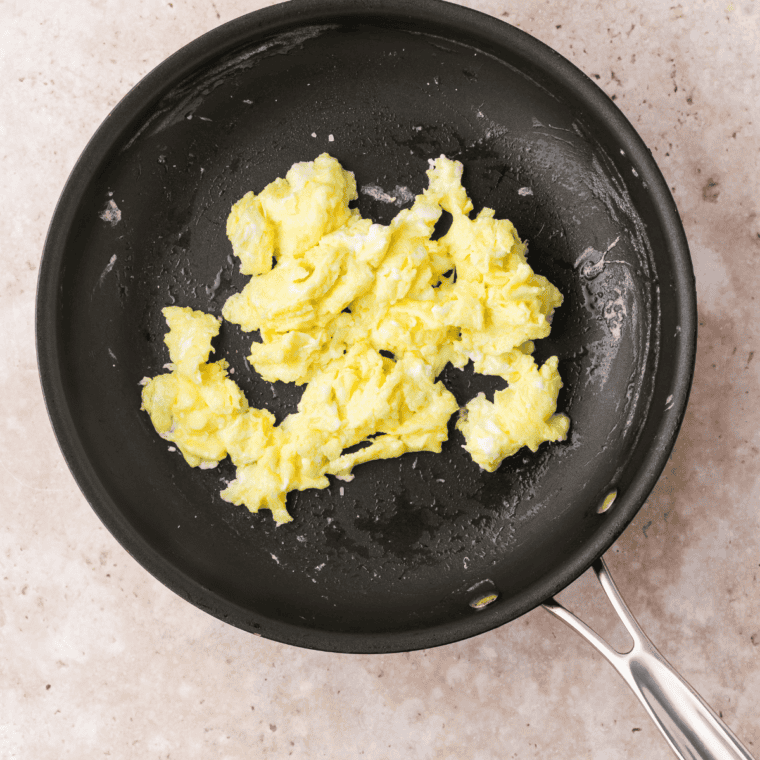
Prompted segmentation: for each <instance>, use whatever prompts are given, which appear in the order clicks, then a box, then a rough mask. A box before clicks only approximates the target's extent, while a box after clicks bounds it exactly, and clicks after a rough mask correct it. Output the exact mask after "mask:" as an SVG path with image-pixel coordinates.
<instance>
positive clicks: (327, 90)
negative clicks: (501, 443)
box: [46, 22, 673, 651]
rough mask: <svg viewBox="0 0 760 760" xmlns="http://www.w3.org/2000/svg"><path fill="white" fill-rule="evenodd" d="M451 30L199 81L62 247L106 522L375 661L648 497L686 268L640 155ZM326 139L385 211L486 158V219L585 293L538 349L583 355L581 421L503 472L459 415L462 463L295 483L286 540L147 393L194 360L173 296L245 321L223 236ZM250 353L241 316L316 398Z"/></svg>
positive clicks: (280, 408) (460, 393) (84, 409)
mask: <svg viewBox="0 0 760 760" xmlns="http://www.w3.org/2000/svg"><path fill="white" fill-rule="evenodd" d="M451 37H453V35H449V36H446V35H445V34H444V33H443V32H439V31H436V32H435V33H432V32H431V33H420V32H419V31H418V30H416V29H414V28H405V27H404V25H403V24H400V23H396V24H392V25H384V24H380V23H364V24H359V23H345V22H344V23H334V24H327V25H318V26H312V25H307V26H301V27H296V28H293V29H289V30H287V31H286V32H283V33H281V34H279V35H275V36H272V37H268V38H260V37H259V38H256V39H255V40H253V41H251V42H250V43H247V44H246V45H245V46H243V47H242V48H238V49H236V50H234V51H232V52H229V53H227V54H226V55H225V56H223V57H221V58H218V59H216V60H215V61H214V62H213V63H212V64H205V65H203V66H200V67H199V68H198V69H197V70H195V71H194V72H193V73H192V74H191V75H190V76H189V77H186V78H185V79H183V80H182V81H181V82H179V83H177V84H175V85H174V86H172V88H171V89H170V90H168V91H166V92H165V93H164V94H163V96H162V97H161V99H160V100H159V101H157V102H154V103H152V104H151V105H150V107H149V108H148V110H147V111H143V112H142V113H140V114H139V118H136V119H133V120H132V121H131V122H127V120H126V117H125V121H124V123H125V125H126V126H125V128H124V130H123V134H122V136H121V138H120V139H119V140H118V141H117V142H116V144H114V145H113V146H112V148H111V149H110V151H109V152H108V155H107V156H106V157H105V159H104V160H103V161H101V162H100V163H99V164H98V166H97V167H95V169H94V170H93V171H92V172H91V175H90V178H89V180H88V182H87V184H86V186H84V188H83V189H82V190H81V195H80V197H79V198H78V201H77V205H76V211H75V213H73V215H72V219H71V224H70V227H69V229H68V232H67V235H66V239H65V241H64V244H62V245H61V249H60V251H59V252H58V253H50V254H46V255H50V256H54V255H57V256H58V257H59V258H58V260H59V261H60V262H61V264H60V268H59V270H60V271H59V275H58V279H57V283H56V284H57V288H56V290H55V291H54V292H56V293H57V295H56V298H55V303H54V304H51V306H50V308H51V309H54V310H55V313H56V315H57V317H56V320H57V328H56V329H57V332H56V335H55V345H56V347H57V354H56V357H57V358H56V371H57V372H58V373H59V375H60V382H61V388H62V390H61V399H62V401H61V404H62V405H63V406H65V409H66V413H67V414H68V415H70V417H71V420H72V423H71V424H72V426H73V427H72V429H73V430H74V431H75V432H74V434H73V435H74V438H75V439H76V441H75V443H74V444H71V446H70V447H69V448H68V450H67V451H66V453H67V457H68V459H69V461H70V463H71V464H72V468H73V469H74V471H75V473H78V479H79V480H80V483H83V482H85V481H86V482H87V484H88V485H87V486H86V488H85V490H86V492H87V494H88V496H89V497H90V500H91V502H92V503H93V507H94V508H95V509H96V511H98V514H99V515H100V516H101V518H102V519H103V520H104V522H105V523H106V524H107V525H108V526H109V528H110V529H111V530H112V531H113V532H114V534H115V535H116V536H117V538H119V540H120V541H122V543H123V544H124V545H125V546H126V547H127V548H128V549H129V550H130V551H131V552H132V553H133V554H134V555H135V556H136V557H137V558H138V559H139V560H140V561H141V562H142V563H143V564H144V565H145V566H146V567H148V569H150V570H151V571H152V572H154V573H155V574H156V575H157V576H158V577H159V578H161V580H163V581H164V582H166V583H167V584H168V585H170V586H171V587H172V588H174V589H175V590H176V591H178V592H179V593H181V594H182V595H183V596H185V597H186V598H188V599H190V600H191V601H193V602H194V603H196V604H198V605H199V606H201V607H203V608H205V609H208V610H209V611H210V612H212V613H213V614H215V615H218V616H220V617H223V618H225V619H227V620H229V621H230V622H231V623H234V624H235V625H238V626H240V627H242V628H246V629H248V630H256V631H257V632H259V633H262V634H263V635H265V636H270V637H272V638H276V639H279V640H283V641H290V642H292V643H299V644H303V645H306V646H314V647H318V648H324V649H348V650H351V649H359V650H364V651H372V650H373V649H379V648H385V649H388V648H400V644H399V642H402V641H403V642H404V643H403V645H404V646H409V645H410V642H411V644H412V645H419V646H430V645H432V644H435V643H443V641H446V640H454V639H456V638H461V637H463V636H464V635H469V634H470V633H472V632H473V631H474V630H477V629H480V630H485V629H486V628H487V627H491V626H493V625H496V624H497V623H499V622H506V621H507V620H509V619H512V618H513V617H516V616H517V615H519V614H522V613H523V612H524V611H525V610H526V609H528V608H530V607H531V606H534V605H535V604H537V603H539V602H540V601H541V598H540V597H537V596H536V594H537V591H536V589H538V588H539V587H542V588H543V587H545V584H546V581H547V578H550V577H551V576H552V574H554V575H555V576H556V574H557V572H558V568H566V567H567V566H568V563H570V562H571V561H572V558H573V557H574V556H576V554H577V552H578V550H579V548H581V547H583V546H586V545H588V542H589V541H592V540H594V537H595V536H596V537H598V536H599V535H601V534H602V533H603V532H604V530H605V525H606V522H605V521H606V520H608V519H609V516H608V515H598V514H597V513H596V506H597V504H598V503H599V501H600V499H601V498H603V497H604V495H605V494H606V493H607V491H608V490H609V489H610V488H611V487H613V486H614V487H617V488H618V491H619V493H620V494H621V496H620V497H619V498H618V504H622V505H623V506H618V505H616V507H615V509H617V510H619V509H625V508H626V507H625V495H626V488H627V486H628V485H629V484H630V483H631V482H632V480H633V478H634V476H635V474H636V470H637V468H638V466H639V464H640V462H641V460H642V458H643V457H644V456H645V453H644V452H643V450H640V449H641V445H640V438H641V436H640V434H641V431H642V429H643V427H644V425H645V424H646V422H647V419H648V415H649V414H650V409H651V408H652V406H653V404H659V403H661V402H663V400H664V398H665V390H664V389H662V388H660V387H659V386H657V385H656V383H655V377H656V375H657V373H658V372H659V373H660V374H661V373H662V371H663V367H662V366H661V365H662V361H664V359H662V358H661V343H662V336H661V331H660V325H661V321H662V319H663V317H662V302H663V300H665V299H664V298H661V296H660V288H661V287H662V288H664V289H667V288H668V287H672V284H669V283H671V281H672V279H673V277H672V273H671V272H670V271H669V268H670V267H671V264H670V263H669V261H668V259H667V255H665V254H658V255H655V253H654V251H661V250H664V249H665V248H666V245H665V243H664V241H663V236H664V232H663V231H662V230H661V226H660V222H659V217H658V215H657V210H656V208H655V206H654V203H653V201H652V200H651V198H650V195H649V194H648V192H647V189H646V187H645V186H644V183H643V181H642V179H641V178H640V177H636V176H635V173H634V172H633V171H632V166H631V162H630V159H629V158H628V156H627V154H626V150H625V149H626V146H625V145H624V144H622V143H620V142H619V140H618V138H617V137H616V135H615V133H614V131H613V130H612V129H611V128H609V127H608V126H606V125H604V124H599V123H592V122H591V121H590V120H589V117H588V116H587V115H586V116H584V111H583V110H582V107H581V104H580V103H579V102H578V100H577V96H576V95H575V94H574V93H573V91H571V90H570V89H569V88H566V89H563V88H565V85H564V84H563V83H562V82H560V81H557V82H554V83H551V82H549V84H547V82H548V81H549V80H547V79H544V80H543V81H542V80H541V77H540V76H536V75H535V72H534V71H533V70H532V69H531V68H530V67H528V66H527V64H526V63H525V61H524V60H523V59H522V58H520V56H518V55H517V54H515V55H514V56H513V57H511V56H510V55H509V53H508V51H503V53H502V54H501V55H499V56H497V55H494V54H492V52H489V51H488V50H487V49H485V46H484V47H483V48H480V47H478V46H477V45H475V44H470V43H468V44H464V43H462V42H457V41H455V40H454V39H452V38H451ZM526 72H527V73H526ZM547 76H548V75H547ZM323 151H328V152H329V153H330V154H332V155H333V156H335V157H336V158H338V159H339V160H340V161H341V162H342V163H343V165H344V166H345V167H346V168H347V169H349V170H351V171H353V172H354V173H355V175H356V179H357V184H358V187H359V188H360V198H359V201H358V207H359V209H360V210H361V212H362V214H363V215H365V216H369V217H372V218H373V219H375V220H376V221H380V222H383V223H387V222H389V221H390V219H391V218H392V217H393V216H394V215H395V214H396V213H397V212H398V210H399V206H398V205H396V204H394V203H389V202H383V201H382V200H378V197H380V194H379V193H378V192H377V188H380V189H382V190H383V192H385V193H387V194H388V195H390V196H394V195H395V196H397V197H403V196H404V193H403V192H402V193H398V192H397V188H405V189H408V190H410V191H411V192H412V193H418V192H420V191H421V190H422V189H423V188H424V187H425V186H426V176H425V170H426V169H427V168H428V160H429V159H430V158H433V157H436V156H438V155H440V154H445V155H447V156H448V157H450V158H454V159H458V160H460V161H462V163H463V164H464V167H465V174H464V179H463V181H464V184H465V187H466V188H467V189H468V192H469V193H470V195H471V197H472V199H473V202H474V204H475V207H476V210H477V209H480V208H482V207H483V206H489V207H492V208H494V209H495V210H496V213H497V216H499V217H507V218H509V219H511V220H512V221H513V222H514V223H515V225H516V227H517V229H518V231H519V233H520V235H521V236H522V237H523V239H527V241H528V245H529V262H530V264H531V265H532V267H533V268H534V269H535V270H536V271H537V272H538V273H540V274H543V275H546V276H547V277H548V278H549V279H550V280H551V281H552V282H553V283H554V284H556V285H557V286H558V287H559V289H560V290H561V291H562V293H563V295H564V298H565V302H564V305H563V306H562V307H561V309H560V310H559V311H558V312H557V313H556V315H555V319H554V324H553V329H552V334H551V336H550V338H548V339H546V340H544V341H540V342H539V343H538V344H537V359H538V360H544V359H545V358H546V357H548V356H550V355H553V354H556V355H558V356H559V359H560V372H561V374H562V377H563V379H564V383H565V387H564V388H563V390H562V392H561V394H560V398H559V410H560V411H564V412H566V413H567V414H569V416H570V418H571V431H570V434H569V437H568V440H567V441H566V442H565V443H562V444H554V445H544V446H543V447H542V448H541V449H540V450H539V451H538V452H537V453H535V454H533V453H531V452H530V451H528V450H526V449H524V450H523V451H522V452H521V453H519V454H518V455H517V456H515V457H513V458H511V459H509V460H507V461H506V462H505V463H504V464H503V466H502V467H501V468H500V469H499V470H498V471H497V472H496V473H493V474H488V473H485V472H483V471H481V470H480V469H479V467H478V466H477V465H476V464H474V463H473V462H472V460H471V459H470V458H469V456H468V455H467V453H466V452H465V451H464V450H463V449H462V447H461V444H462V442H463V439H462V438H461V434H460V433H459V432H458V431H456V430H454V429H453V422H454V420H452V425H451V435H450V439H449V441H448V442H447V443H446V444H445V446H444V452H443V453H442V454H441V455H435V454H430V453H420V454H407V455H405V456H403V457H401V458H400V459H396V460H389V461H379V462H373V463H369V464H366V465H362V466H361V467H359V468H357V471H356V478H355V480H354V481H352V482H349V483H346V482H340V481H334V482H332V483H331V486H330V488H328V489H327V490H324V491H305V492H301V493H297V494H295V493H292V494H291V495H290V497H289V501H288V508H289V510H290V511H291V513H292V514H293V516H294V518H295V520H294V522H293V523H290V524H289V525H286V526H282V527H279V528H276V527H275V525H274V524H273V522H272V520H271V518H270V516H269V513H267V512H261V513H260V514H258V515H251V514H249V513H248V511H247V510H245V509H244V508H241V507H235V506H233V505H231V504H228V503H226V502H224V501H223V500H222V499H221V498H220V496H219V491H220V490H221V489H222V488H223V487H224V485H225V483H226V482H227V481H229V480H230V479H232V477H234V469H233V467H232V465H231V464H229V461H227V462H225V463H222V464H221V465H220V466H219V467H218V468H217V469H216V470H211V471H200V470H197V469H191V468H189V467H188V466H187V465H186V464H185V462H184V461H183V460H182V458H181V456H180V455H179V454H178V453H177V452H175V451H171V450H170V448H169V446H168V445H167V443H166V442H165V441H163V440H162V439H161V438H159V437H158V435H157V434H156V433H155V431H154V430H153V428H152V426H151V423H150V420H149V419H148V417H147V415H146V414H145V413H144V412H141V411H140V390H141V388H140V385H139V381H140V380H141V378H143V377H144V376H146V375H149V376H153V375H155V374H158V373H159V372H161V371H163V370H162V365H163V364H164V363H165V362H167V361H168V352H167V350H166V347H165V346H164V344H163V335H164V332H165V324H164V321H163V318H162V316H161V309H162V308H163V307H164V306H167V305H170V304H177V305H181V306H191V307H192V308H194V309H201V310H204V311H207V312H210V313H212V314H216V315H220V314H221V307H222V305H223V304H224V302H225V300H226V298H227V297H228V296H229V295H231V294H232V293H233V292H235V291H237V290H239V289H240V288H241V287H242V286H243V284H244V283H245V281H246V280H247V278H246V277H243V276H242V275H240V274H239V272H238V271H237V266H236V261H234V260H233V258H232V255H231V246H230V244H229V242H228V241H227V239H226V236H225V222H226V217H227V214H228V213H229V209H230V207H231V205H232V204H233V203H234V202H235V201H236V200H237V199H239V198H240V197H241V196H242V195H244V194H245V193H246V192H247V191H249V190H254V191H256V192H258V191H260V190H261V189H262V188H263V187H264V186H265V185H266V184H267V183H268V182H270V181H271V180H273V179H274V178H276V177H278V176H283V175H284V174H285V172H286V171H287V170H288V168H289V167H290V166H291V164H293V163H294V162H295V161H303V160H312V159H313V158H315V157H316V156H317V155H318V154H319V153H321V152H323ZM373 188H374V189H373ZM405 205H409V204H408V203H407V204H405ZM250 341H251V336H250V335H247V334H244V333H242V332H241V331H240V330H239V328H237V327H236V326H234V325H231V324H229V323H226V322H225V323H224V324H223V327H222V332H221V335H220V337H219V338H218V339H217V340H216V342H215V346H216V353H215V355H214V358H221V357H224V358H225V359H227V360H228V361H229V362H230V365H231V367H232V368H233V369H234V375H233V377H234V379H235V380H236V381H237V382H238V383H239V384H240V386H241V387H242V388H243V390H244V391H245V393H246V395H247V397H248V399H249V401H250V402H251V404H252V405H255V406H263V407H266V408H268V409H270V410H271V411H272V412H273V413H274V414H275V415H276V416H277V418H278V420H280V419H282V418H283V417H284V416H285V415H286V414H288V413H290V412H292V411H294V410H295V407H296V404H297V402H298V398H299V396H300V390H299V389H297V388H296V387H295V386H292V385H286V384H282V383H275V384H269V383H266V382H264V381H263V380H262V379H261V378H260V377H258V376H257V374H256V373H255V372H254V371H253V370H252V369H251V367H250V366H249V365H248V363H247V362H246V360H245V356H246V355H247V353H248V347H249V344H250ZM662 355H663V356H664V355H665V354H662ZM441 379H442V380H443V382H444V383H445V384H446V385H447V386H448V387H449V389H450V390H452V392H453V393H454V394H455V396H456V398H457V400H458V401H459V402H460V403H461V404H464V403H465V402H466V401H467V400H468V399H469V398H472V397H473V396H474V395H476V394H477V393H478V392H481V391H483V392H486V393H487V394H490V393H492V392H493V390H494V389H495V388H496V387H501V385H499V384H498V381H495V380H494V379H493V378H490V379H489V378H483V377H480V376H475V375H473V374H472V372H468V371H464V372H460V371H456V370H452V369H451V368H448V369H447V370H445V371H444V373H443V375H442V376H441ZM54 416H55V415H54ZM85 470H86V473H85V474H82V473H83V472H84V471H85ZM638 506H639V505H634V507H633V508H632V509H633V511H635V508H637V507H638ZM612 511H614V510H612ZM633 511H631V516H632V514H633ZM610 540H611V539H610ZM603 548H604V547H602V548H601V549H600V551H601V550H603ZM582 569H583V568H577V570H578V572H580V571H581V570H582ZM542 584H544V586H542ZM486 589H495V590H497V591H498V593H499V597H498V599H497V601H496V602H494V603H493V605H491V607H490V608H489V610H488V611H487V612H485V613H484V612H480V613H478V612H475V611H474V610H473V609H472V608H471V607H470V606H469V604H468V602H469V601H470V599H471V597H472V596H473V594H477V593H478V590H486ZM478 615H480V616H481V617H479V618H477V616H478ZM487 615H490V616H491V617H490V618H488V617H487ZM473 620H475V622H472V621H473ZM425 632H428V633H425ZM418 633H419V638H418V639H414V640H413V637H414V636H416V635H417V634H418ZM410 636H411V637H412V638H410ZM341 637H342V638H341ZM383 637H385V638H384V639H383ZM393 637H396V638H395V639H394V638H393ZM404 637H406V638H404ZM346 642H351V643H346ZM378 642H381V643H378ZM388 642H390V643H388Z"/></svg>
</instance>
